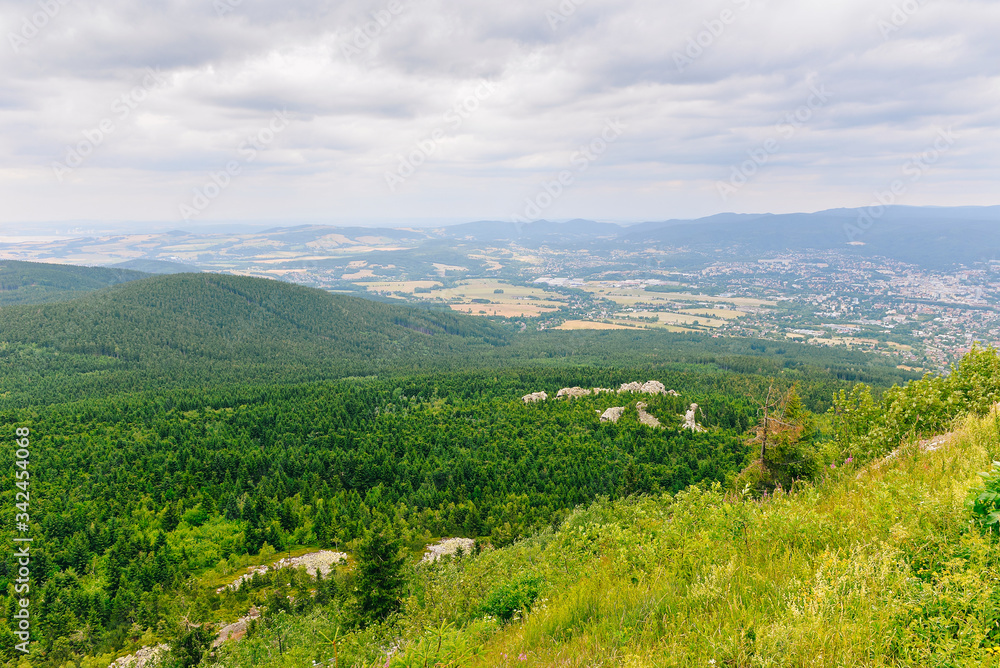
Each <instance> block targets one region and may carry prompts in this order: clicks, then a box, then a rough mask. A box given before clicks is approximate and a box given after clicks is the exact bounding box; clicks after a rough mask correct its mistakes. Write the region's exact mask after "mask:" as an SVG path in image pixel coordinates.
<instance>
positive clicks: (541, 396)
mask: <svg viewBox="0 0 1000 668" xmlns="http://www.w3.org/2000/svg"><path fill="white" fill-rule="evenodd" d="M548 398H549V395H548V394H546V393H545V392H535V393H533V394H526V395H524V396H523V397H521V400H522V401H523V402H524V403H526V404H535V403H538V402H539V401H545V400H546V399H548Z"/></svg>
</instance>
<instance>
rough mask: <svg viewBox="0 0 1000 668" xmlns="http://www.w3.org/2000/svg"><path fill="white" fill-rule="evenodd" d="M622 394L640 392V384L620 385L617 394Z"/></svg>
mask: <svg viewBox="0 0 1000 668" xmlns="http://www.w3.org/2000/svg"><path fill="white" fill-rule="evenodd" d="M624 392H642V383H622V386H621V387H619V388H618V394H622V393H624Z"/></svg>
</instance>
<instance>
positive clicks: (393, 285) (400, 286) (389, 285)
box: [355, 281, 441, 294]
mask: <svg viewBox="0 0 1000 668" xmlns="http://www.w3.org/2000/svg"><path fill="white" fill-rule="evenodd" d="M355 285H359V286H361V287H363V288H365V289H367V290H368V291H369V292H405V293H408V294H413V291H414V290H416V289H417V288H436V287H438V286H440V285H441V284H440V283H438V282H437V281H380V282H377V283H367V282H366V283H355Z"/></svg>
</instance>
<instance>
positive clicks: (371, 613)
mask: <svg viewBox="0 0 1000 668" xmlns="http://www.w3.org/2000/svg"><path fill="white" fill-rule="evenodd" d="M404 564H405V559H404V558H403V556H402V555H401V554H400V541H399V538H397V537H396V536H395V535H394V533H393V531H392V529H391V528H390V527H389V526H387V525H385V524H381V525H379V526H376V527H375V528H373V529H372V531H370V532H369V533H368V534H367V535H365V537H364V539H363V540H362V541H361V547H360V548H359V549H358V570H357V574H358V575H357V581H356V588H355V590H356V592H357V612H358V617H359V618H360V619H361V621H362V622H364V623H369V624H370V623H372V622H377V621H382V620H384V619H385V618H387V617H388V616H389V615H391V614H393V613H394V612H396V611H398V610H399V608H400V605H401V604H402V593H403V588H404V586H405V585H406V578H405V576H404V575H403V565H404Z"/></svg>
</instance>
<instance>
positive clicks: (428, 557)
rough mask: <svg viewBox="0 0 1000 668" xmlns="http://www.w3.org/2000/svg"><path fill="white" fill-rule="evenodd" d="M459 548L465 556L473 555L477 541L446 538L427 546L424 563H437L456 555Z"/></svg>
mask: <svg viewBox="0 0 1000 668" xmlns="http://www.w3.org/2000/svg"><path fill="white" fill-rule="evenodd" d="M459 548H462V553H463V554H472V552H473V551H474V550H475V549H476V541H474V540H472V539H471V538H444V539H442V540H440V541H438V542H437V543H434V544H433V545H428V546H427V550H426V551H425V552H424V558H423V561H427V562H431V561H437V560H438V559H440V558H441V557H444V556H447V555H451V554H455V553H456V552H458V549H459Z"/></svg>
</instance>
